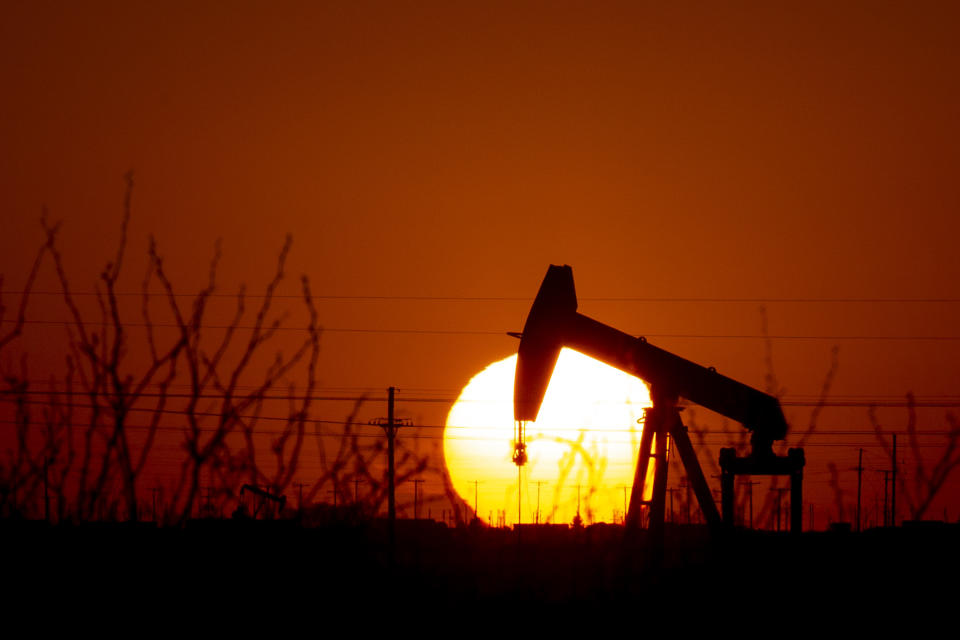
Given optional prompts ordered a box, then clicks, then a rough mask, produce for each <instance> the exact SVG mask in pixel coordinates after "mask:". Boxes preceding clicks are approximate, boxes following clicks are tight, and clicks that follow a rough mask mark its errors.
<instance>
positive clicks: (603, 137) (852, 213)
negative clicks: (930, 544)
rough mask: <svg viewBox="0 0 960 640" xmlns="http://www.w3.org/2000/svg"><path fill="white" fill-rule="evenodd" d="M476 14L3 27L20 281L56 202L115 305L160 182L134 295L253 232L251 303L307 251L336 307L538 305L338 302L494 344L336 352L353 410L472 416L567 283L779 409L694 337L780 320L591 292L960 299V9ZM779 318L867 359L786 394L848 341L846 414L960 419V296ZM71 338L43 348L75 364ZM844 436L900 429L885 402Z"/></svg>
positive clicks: (839, 452)
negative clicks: (461, 400) (61, 349)
mask: <svg viewBox="0 0 960 640" xmlns="http://www.w3.org/2000/svg"><path fill="white" fill-rule="evenodd" d="M451 4H452V3H447V2H423V1H421V2H410V3H402V2H361V3H347V2H343V3H317V2H300V3H297V2H280V3H277V2H271V3H266V2H263V3H259V2H244V3H231V8H230V9H224V8H222V3H213V2H184V3H160V4H156V3H132V4H131V3H119V2H116V3H113V2H106V3H104V2H85V3H82V4H77V3H69V2H14V3H6V5H5V7H4V16H3V20H2V21H0V82H2V87H3V95H4V97H3V99H2V100H0V149H2V152H0V211H2V223H0V224H2V226H0V229H2V233H0V273H3V274H5V276H6V280H5V288H6V289H8V290H10V289H14V290H15V289H16V288H17V285H18V283H22V278H23V275H24V274H25V272H26V269H27V265H28V264H29V259H30V258H29V256H30V252H31V251H33V250H34V249H35V247H36V245H37V244H38V243H39V242H40V239H41V236H40V232H39V227H38V224H37V221H38V218H39V216H40V211H41V207H42V206H43V205H46V206H47V207H48V208H49V212H50V213H49V215H50V217H51V219H54V220H62V221H63V223H64V227H63V231H62V240H63V243H64V247H65V253H66V257H67V260H68V262H69V264H70V268H71V274H72V278H73V282H74V286H75V287H76V288H77V289H78V290H82V291H90V290H92V287H93V283H94V281H95V278H96V275H97V273H98V272H99V270H100V269H101V268H102V266H103V264H104V263H105V261H106V260H107V259H108V257H109V256H110V255H111V253H112V251H113V247H114V245H115V242H116V229H117V222H118V220H119V216H120V210H121V209H120V205H121V201H122V194H123V179H122V177H123V175H124V173H125V172H126V171H127V170H129V169H132V170H133V171H134V172H135V176H136V190H135V193H134V219H133V222H132V226H131V245H130V262H129V271H128V272H127V275H128V278H129V279H128V280H126V281H125V282H126V284H127V285H128V287H127V288H128V290H136V287H137V285H138V282H139V279H140V278H141V276H142V270H143V261H142V260H141V258H142V256H143V255H144V254H145V247H146V238H147V234H148V233H150V232H152V233H154V234H155V235H156V237H157V239H158V242H159V245H160V248H161V252H162V253H163V254H164V255H165V256H166V259H167V264H168V268H169V269H170V271H171V274H172V276H173V278H174V280H175V282H177V283H178V285H179V287H180V288H181V290H183V291H193V290H196V289H197V288H198V287H199V286H200V283H202V281H203V278H204V277H205V273H206V264H207V262H208V260H209V256H210V255H211V252H212V247H213V244H214V242H215V240H216V239H217V238H222V239H223V250H224V260H223V263H222V269H221V281H222V282H223V284H224V285H225V287H224V288H225V291H227V292H230V291H233V290H234V288H235V287H236V285H237V283H239V282H247V283H249V284H250V286H251V287H254V288H257V287H262V285H263V283H264V282H265V280H266V278H267V277H268V274H269V273H270V271H271V269H272V267H273V264H274V262H275V258H276V253H277V251H278V249H279V247H280V246H281V244H282V242H283V237H284V234H286V233H287V232H289V233H291V234H292V235H293V238H294V248H293V253H292V255H291V259H290V269H289V272H290V275H291V276H296V275H298V274H300V273H306V274H307V275H308V276H309V277H310V279H311V282H312V285H313V289H314V291H315V292H316V293H318V294H327V295H345V296H364V295H373V296H441V297H493V298H497V297H508V298H525V299H522V300H493V301H483V302H477V301H462V300H461V301H422V300H420V301H402V300H380V301H376V300H366V301H356V300H352V301H346V300H328V301H324V302H322V303H321V304H320V314H321V321H322V322H323V324H324V325H325V326H327V327H328V328H330V329H337V328H340V329H357V328H365V329H417V330H422V329H427V330H443V331H447V330H450V331H489V332H491V333H490V334H489V335H480V334H470V333H464V334H452V335H449V334H448V335H440V334H405V333H345V332H336V331H330V332H328V333H326V334H325V335H324V338H323V356H322V361H321V377H322V380H321V383H322V384H323V385H326V386H334V387H348V388H351V389H355V388H361V387H362V388H372V389H382V388H384V387H386V386H388V385H395V386H397V387H399V388H400V389H401V390H404V389H407V390H410V393H414V392H418V391H423V392H424V394H425V395H431V393H432V395H434V396H442V397H451V398H452V397H453V395H454V394H455V393H456V390H457V389H459V388H460V387H461V386H462V385H463V384H465V383H466V381H467V380H468V379H469V377H470V376H471V375H472V374H473V373H475V372H476V371H478V370H479V369H480V368H482V367H483V366H484V365H486V364H488V363H489V362H492V361H494V360H497V359H500V358H503V357H505V356H506V355H508V354H509V353H510V352H511V351H513V350H515V348H516V342H515V341H513V340H511V339H510V338H507V337H505V336H502V335H500V332H504V331H507V330H519V329H520V328H521V327H522V323H523V320H524V317H525V314H526V311H527V309H528V305H529V301H528V300H529V299H531V298H532V297H533V295H534V294H535V292H536V289H537V287H538V286H539V283H540V280H541V279H542V277H543V274H544V272H545V271H546V268H547V265H548V264H550V263H557V264H563V263H566V264H570V265H572V266H573V268H574V275H575V278H576V282H577V289H578V294H579V295H580V297H581V300H582V301H581V311H583V312H584V313H586V314H588V315H591V316H593V317H595V318H596V319H598V320H601V321H603V322H605V323H607V324H610V325H612V326H615V327H617V328H619V329H622V330H624V331H628V332H631V333H634V334H638V335H639V334H646V335H648V336H651V340H652V341H655V343H656V344H658V345H660V346H663V347H664V348H667V349H670V350H673V351H675V352H678V353H680V354H682V355H684V356H685V357H687V358H689V359H692V360H695V361H698V362H702V363H704V364H709V365H713V366H716V367H717V368H718V369H719V370H720V371H721V372H723V373H725V374H726V375H729V376H731V377H734V378H737V379H740V380H742V381H744V382H746V383H748V384H751V385H754V386H757V387H760V388H763V387H764V385H765V383H764V374H765V371H766V368H765V361H764V358H765V355H764V346H763V342H762V341H760V340H757V339H736V338H731V337H719V338H713V339H708V338H703V337H697V338H681V337H670V335H671V334H672V335H674V336H675V335H676V334H688V335H689V334H692V335H696V336H705V335H709V336H733V335H758V334H759V333H760V331H761V329H760V326H761V315H760V312H759V306H760V303H758V302H743V303H732V302H729V301H727V302H716V303H704V302H677V301H667V302H638V301H633V302H629V303H613V302H609V301H607V302H604V301H591V300H590V298H603V297H626V298H704V297H706V298H719V299H724V300H729V299H731V298H749V299H757V298H804V299H806V298H836V299H844V300H846V299H850V298H871V299H873V298H883V299H903V298H938V299H942V298H950V299H958V298H960V293H958V289H957V284H956V283H957V282H958V280H960V259H958V258H957V255H956V247H957V222H956V219H957V211H958V205H960V191H958V189H957V186H956V179H957V169H958V166H960V163H958V160H960V159H958V149H960V128H958V124H957V123H958V120H957V117H956V116H957V114H958V113H960V73H958V66H960V65H958V62H960V37H958V35H960V34H958V27H957V25H958V24H960V20H958V17H960V16H958V15H957V13H958V12H960V10H958V8H957V7H956V6H955V5H952V4H951V3H909V4H894V3H877V2H863V3H857V2H844V3H832V2H831V3H811V2H798V3H792V4H790V5H789V6H786V5H784V3H774V5H772V6H771V5H770V3H760V2H758V3H742V4H741V3H735V4H736V6H733V7H732V6H729V3H723V4H722V5H721V4H715V3H704V4H700V3H692V4H684V5H683V6H680V7H677V6H675V5H674V3H668V4H669V5H670V6H662V3H635V2H624V3H595V2H594V3H557V2H550V3H475V4H468V3H456V5H457V6H450V5H451ZM517 4H521V5H522V6H520V7H518V6H516V5H517ZM138 260H139V261H138ZM50 275H51V274H50V272H49V271H46V272H45V274H44V277H43V283H42V286H41V288H49V287H50V286H52V284H51V283H52V280H51V278H50ZM290 281H291V283H294V282H295V278H294V277H291V278H290ZM289 292H291V293H293V292H295V289H294V288H293V285H292V284H291V287H290V288H289ZM766 306H767V311H768V314H769V329H770V333H772V334H774V335H777V336H834V337H836V338H831V339H825V340H810V339H803V340H799V339H777V340H775V341H774V343H773V348H774V364H775V367H776V374H777V377H778V380H779V383H780V384H781V385H782V386H783V387H785V389H786V397H785V399H786V400H790V399H791V398H793V399H809V397H810V396H812V395H815V394H816V393H817V392H818V391H819V388H820V385H821V383H822V381H823V377H824V375H825V373H826V371H827V369H828V367H829V363H830V353H831V348H832V347H833V346H834V345H837V346H839V369H838V373H837V377H836V380H835V384H834V387H833V393H834V394H835V395H836V396H838V397H845V398H851V397H852V398H854V399H863V398H864V397H867V398H868V399H880V400H890V399H894V398H895V397H902V395H903V394H904V393H906V392H907V391H913V392H914V393H916V394H917V395H918V396H923V397H931V396H942V395H949V396H951V397H950V398H948V400H952V401H957V399H958V393H960V392H958V389H957V388H956V381H957V378H958V373H960V371H958V368H960V365H958V358H957V356H958V354H960V340H929V339H928V340H918V339H915V338H918V337H931V336H934V337H937V336H939V337H944V336H960V332H958V330H957V324H958V320H960V303H956V302H953V303H891V302H884V303H870V304H867V303H850V302H843V303H838V302H833V303H811V302H791V303H782V302H781V303H767V305H766ZM222 313H223V317H224V318H226V316H227V309H226V307H225V308H224V310H223V312H222ZM58 314H62V310H60V307H57V306H56V305H54V304H52V303H51V302H50V301H49V300H46V301H45V300H38V301H37V302H36V304H35V305H34V306H32V307H31V310H30V317H32V318H36V319H54V320H56V319H62V317H61V315H58ZM51 331H55V329H51V328H49V327H47V328H43V329H41V328H38V327H34V328H32V329H31V331H30V333H28V335H27V340H26V341H25V342H24V345H23V346H24V348H25V350H27V351H29V352H31V353H34V354H36V353H44V351H45V350H47V351H51V348H50V347H49V346H48V345H49V342H48V340H47V338H45V337H43V336H46V335H47V334H46V333H43V332H47V333H49V332H51ZM664 334H667V335H664ZM658 335H659V336H660V337H654V336H658ZM842 336H888V337H889V336H899V337H907V338H909V339H898V340H870V341H865V340H850V339H840V338H839V337H842ZM48 355H51V357H54V356H53V354H48ZM4 364H5V365H8V364H9V363H4ZM427 390H429V391H430V392H431V393H427ZM401 397H402V394H401ZM447 408H448V407H447V406H446V405H443V404H442V403H434V404H430V403H422V404H418V405H413V406H408V407H405V409H404V411H405V412H406V415H409V416H410V417H412V418H414V420H415V421H419V422H421V423H423V424H440V423H441V422H442V420H443V419H444V415H445V412H446V410H447ZM953 410H954V411H956V409H953ZM327 411H329V412H330V414H331V415H337V416H338V417H342V415H343V413H344V407H343V406H337V407H329V408H328V409H327ZM383 411H384V410H383V409H380V408H371V409H370V412H371V417H375V416H376V415H380V414H382V413H383ZM786 412H787V417H788V419H790V420H793V421H794V422H795V423H799V424H803V423H804V422H805V421H806V420H807V410H806V409H805V408H803V407H794V408H791V407H790V406H789V405H788V406H787V408H786ZM944 412H945V410H944V409H943V408H938V409H931V410H925V411H924V412H923V413H922V414H921V426H922V427H925V428H929V429H939V428H943V427H945V425H946V423H945V422H944ZM880 416H881V418H882V419H883V420H884V422H885V424H887V425H888V426H891V427H894V426H895V427H902V426H903V425H904V424H905V422H906V414H905V411H904V410H902V409H897V410H889V411H885V412H881V413H880ZM820 424H821V425H822V427H823V429H824V430H826V429H827V428H828V427H836V428H846V429H850V428H868V427H869V423H868V420H867V415H866V409H864V408H857V409H854V410H847V411H839V410H831V411H828V412H826V413H825V414H824V415H823V416H821V418H820ZM837 442H844V443H853V447H846V448H844V447H820V448H814V447H811V448H809V449H808V452H807V458H808V460H812V459H816V460H817V461H816V462H811V467H810V471H811V475H810V476H809V479H810V482H811V483H812V484H810V485H809V486H810V487H818V488H819V489H811V491H815V490H824V491H825V486H826V479H825V473H826V472H825V471H824V465H825V464H826V461H827V460H831V461H834V462H835V463H836V466H837V467H838V468H839V469H841V470H843V473H844V474H846V475H844V476H843V477H844V478H845V480H844V482H846V483H848V486H854V488H855V485H850V484H849V483H852V482H855V477H854V476H852V475H851V474H850V473H849V472H848V471H847V470H848V469H849V467H851V466H852V465H853V464H855V455H856V451H855V447H856V446H859V445H860V444H873V439H872V436H870V435H869V434H867V435H865V436H845V437H843V438H840V439H839V440H837ZM874 455H875V459H874V461H873V462H874V463H875V465H874V466H876V467H877V468H879V467H880V465H881V464H882V462H883V460H882V459H881V457H880V454H879V450H874ZM817 474H819V475H817ZM876 478H877V475H876V474H873V479H872V481H873V482H876ZM818 483H819V484H818ZM826 495H829V494H826ZM823 501H824V502H825V503H828V502H829V498H824V499H823ZM951 505H952V508H953V509H954V515H953V517H954V518H955V517H956V515H958V512H957V509H958V508H960V502H958V501H957V500H956V499H954V500H952V501H948V502H946V503H945V504H944V505H943V506H951Z"/></svg>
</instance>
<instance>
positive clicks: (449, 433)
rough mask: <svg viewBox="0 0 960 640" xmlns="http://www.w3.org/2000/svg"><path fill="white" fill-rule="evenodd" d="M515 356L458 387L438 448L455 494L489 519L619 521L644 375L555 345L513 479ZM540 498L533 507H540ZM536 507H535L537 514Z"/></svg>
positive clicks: (644, 394) (645, 396) (636, 441)
mask: <svg viewBox="0 0 960 640" xmlns="http://www.w3.org/2000/svg"><path fill="white" fill-rule="evenodd" d="M516 364H517V356H515V355H514V356H510V357H509V358H505V359H503V360H500V361H498V362H494V363H493V364H491V365H489V366H488V367H487V368H485V369H484V370H483V371H481V372H480V373H478V374H477V375H475V376H474V377H473V378H472V379H471V380H470V382H469V383H467V385H466V386H465V387H464V388H463V391H462V392H461V393H460V396H459V397H458V398H457V401H456V403H455V404H454V405H453V408H452V409H451V410H450V413H449V415H448V416H447V423H446V428H445V429H444V438H443V448H444V458H445V460H446V465H447V471H448V472H449V474H450V479H451V481H452V483H453V487H454V489H455V490H456V492H457V494H458V495H459V496H460V497H461V498H462V499H463V500H464V501H465V502H466V503H467V504H468V505H469V506H470V508H471V510H472V509H473V508H474V506H475V503H477V504H476V509H477V511H478V513H477V515H478V516H479V517H480V518H481V519H482V520H484V521H487V522H488V523H492V524H498V523H500V524H506V525H510V524H513V523H514V522H516V520H517V516H518V513H517V511H518V497H517V489H518V486H519V487H520V488H521V489H522V491H521V503H520V504H519V506H520V510H521V514H522V519H523V522H524V523H530V522H536V521H538V520H539V522H554V523H570V522H571V521H572V520H573V518H574V516H575V515H576V514H577V507H578V494H579V513H580V516H581V518H582V519H583V522H584V523H590V522H613V521H616V522H620V521H621V520H622V518H623V513H624V510H625V503H626V500H627V499H629V495H630V488H631V486H632V485H633V474H634V468H635V467H636V461H637V453H638V449H639V445H640V434H641V428H642V425H641V424H639V420H640V419H641V418H642V416H643V410H644V408H646V407H649V406H650V394H649V391H648V390H647V387H646V385H644V383H643V382H642V381H641V380H639V379H637V378H635V377H633V376H631V375H629V374H627V373H624V372H622V371H620V370H619V369H615V368H613V367H610V366H608V365H605V364H603V363H602V362H599V361H598V360H594V359H593V358H590V357H588V356H585V355H583V354H581V353H578V352H576V351H573V350H572V349H563V350H562V351H561V352H560V358H559V360H558V362H557V367H556V369H555V370H554V372H553V377H552V378H551V379H550V386H549V387H548V388H547V393H546V396H545V397H544V401H543V406H542V407H541V409H540V414H539V416H538V417H537V421H536V422H531V423H528V425H527V454H528V457H529V461H528V462H527V464H526V465H525V466H524V467H523V468H522V475H521V479H520V480H519V483H518V474H517V467H516V466H515V465H514V464H513V462H512V461H511V454H512V452H513V442H512V441H513V427H514V421H513V378H514V372H515V370H516ZM538 502H539V511H538ZM538 514H539V515H538Z"/></svg>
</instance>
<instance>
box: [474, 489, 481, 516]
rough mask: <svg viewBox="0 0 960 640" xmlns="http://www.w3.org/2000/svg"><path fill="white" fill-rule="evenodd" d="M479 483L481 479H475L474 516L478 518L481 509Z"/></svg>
mask: <svg viewBox="0 0 960 640" xmlns="http://www.w3.org/2000/svg"><path fill="white" fill-rule="evenodd" d="M479 484H480V481H479V480H474V481H473V517H474V518H476V519H477V520H479V519H480V511H478V509H479V505H480V502H479V498H478V497H477V495H478V493H477V486H478V485H479Z"/></svg>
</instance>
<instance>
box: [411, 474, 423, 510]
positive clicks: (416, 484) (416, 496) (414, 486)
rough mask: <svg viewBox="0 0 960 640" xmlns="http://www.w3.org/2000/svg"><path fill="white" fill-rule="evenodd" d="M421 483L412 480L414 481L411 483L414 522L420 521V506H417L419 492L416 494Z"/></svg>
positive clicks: (420, 481) (421, 481)
mask: <svg viewBox="0 0 960 640" xmlns="http://www.w3.org/2000/svg"><path fill="white" fill-rule="evenodd" d="M423 482H424V481H423V480H414V481H413V519H414V520H419V519H420V510H419V506H420V505H419V500H418V493H419V492H418V489H419V487H420V485H421V484H423Z"/></svg>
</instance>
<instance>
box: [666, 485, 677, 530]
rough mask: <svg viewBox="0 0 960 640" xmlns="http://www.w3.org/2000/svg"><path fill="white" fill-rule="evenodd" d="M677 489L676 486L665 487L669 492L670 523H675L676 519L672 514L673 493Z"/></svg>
mask: <svg viewBox="0 0 960 640" xmlns="http://www.w3.org/2000/svg"><path fill="white" fill-rule="evenodd" d="M677 491H679V489H677V488H676V487H671V488H669V489H667V493H669V494H670V524H676V522H677V521H676V519H675V518H674V516H673V494H675V493H676V492H677Z"/></svg>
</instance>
